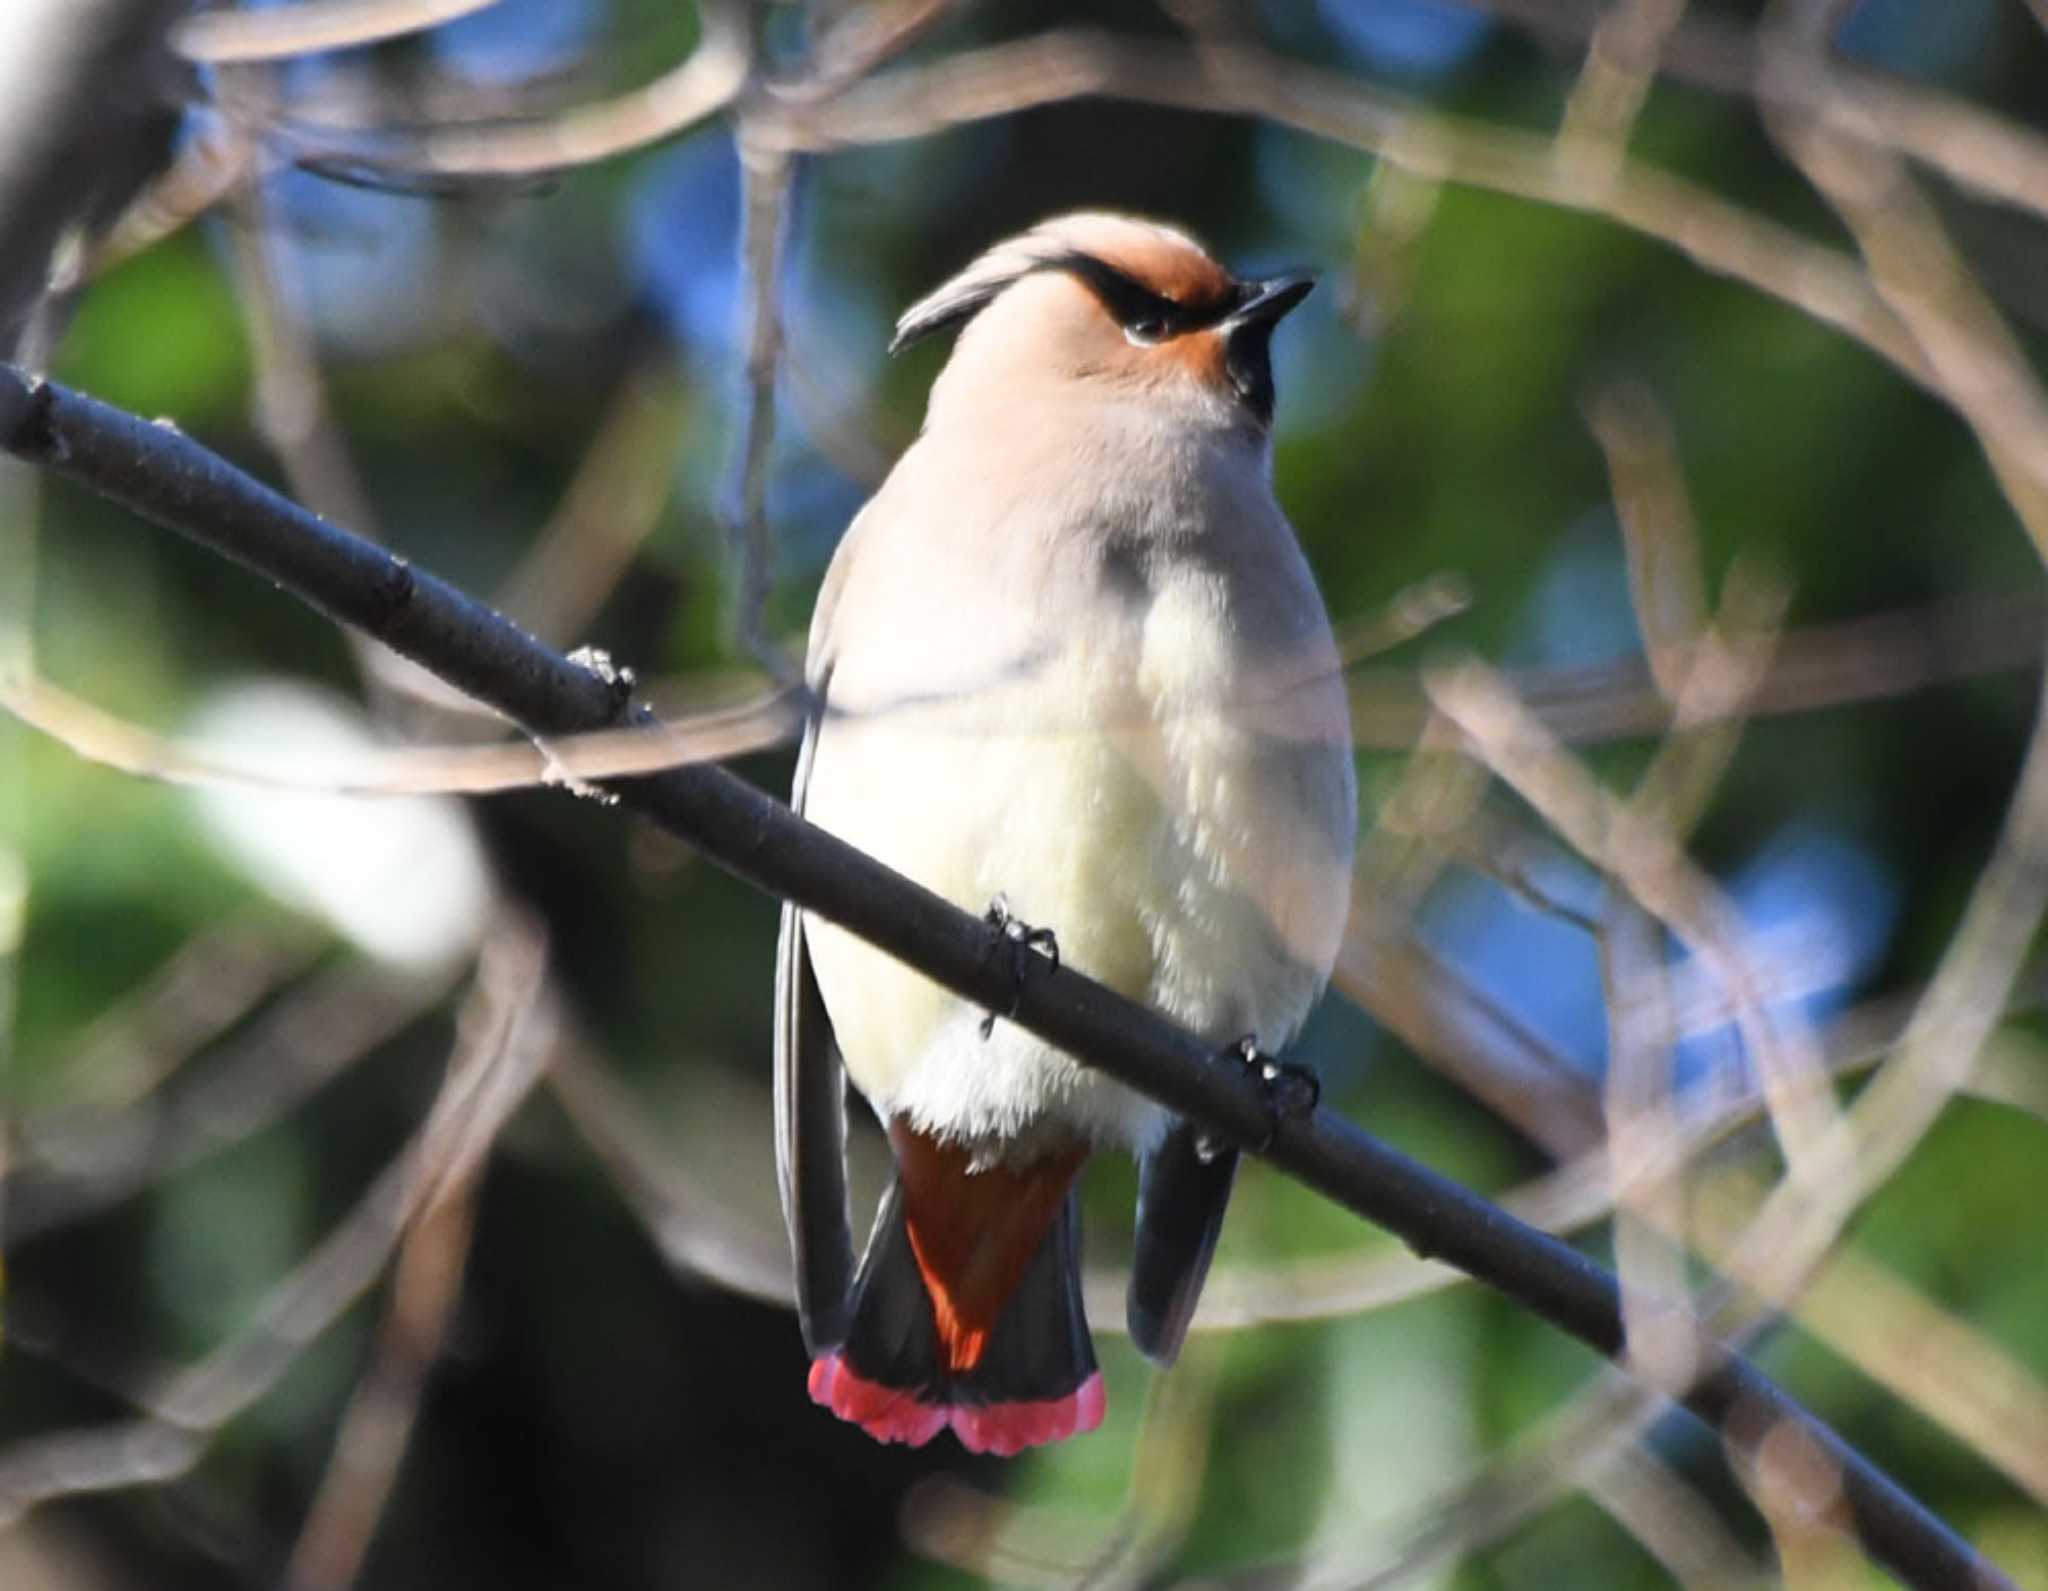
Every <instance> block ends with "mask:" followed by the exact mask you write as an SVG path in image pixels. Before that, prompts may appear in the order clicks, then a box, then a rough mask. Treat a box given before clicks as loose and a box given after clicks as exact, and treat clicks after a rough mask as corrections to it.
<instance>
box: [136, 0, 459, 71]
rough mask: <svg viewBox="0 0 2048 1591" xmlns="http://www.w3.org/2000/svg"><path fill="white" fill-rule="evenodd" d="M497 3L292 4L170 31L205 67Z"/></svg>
mask: <svg viewBox="0 0 2048 1591" xmlns="http://www.w3.org/2000/svg"><path fill="white" fill-rule="evenodd" d="M497 3H498V0H292V3H290V4H286V5H274V6H270V7H268V8H267V9H265V10H261V11H252V10H250V9H248V8H247V7H236V8H235V9H234V10H227V11H202V12H201V13H200V14H199V15H198V16H195V17H187V18H186V19H185V20H184V21H183V22H180V23H179V24H178V26H177V27H176V28H175V29H174V30H173V31H172V34H171V42H172V43H173V44H174V45H175V46H176V47H177V49H178V51H179V53H180V54H182V55H184V56H185V57H186V58H188V59H189V60H194V61H202V62H204V63H206V64H207V65H209V66H222V65H226V64H228V63H230V62H236V61H274V60H279V59H281V58H283V57H285V56H291V55H312V54H315V53H316V52H318V51H321V50H343V49H351V48H354V47H356V46H359V45H364V44H377V43H381V42H382V41H383V40H385V39H396V38H401V37H403V36H404V35H406V34H408V33H420V32H423V31H425V30H426V29H428V28H433V27H439V26H440V25H441V24H442V23H443V22H452V21H454V20H455V19H456V18H457V17H466V16H468V15H469V14H470V13H471V12H473V11H482V10H485V9H487V8H488V7H490V6H494V5H496V4H497Z"/></svg>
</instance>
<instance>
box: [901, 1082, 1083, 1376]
mask: <svg viewBox="0 0 2048 1591" xmlns="http://www.w3.org/2000/svg"><path fill="white" fill-rule="evenodd" d="M889 1142H890V1144H891V1146H892V1147H893V1148H894V1149H895V1151H896V1173H897V1177H898V1179H899V1180H900V1181H901V1183H902V1187H903V1213H904V1224H905V1225H906V1226H907V1227H908V1228H909V1231H910V1247H911V1252H912V1253H913V1254H915V1255H916V1257H917V1268H918V1270H919V1271H920V1272H921V1273H922V1274H923V1276H924V1285H925V1291H926V1293H928V1294H929V1295H930V1297H931V1301H932V1320H933V1323H934V1324H935V1325H936V1326H937V1328H938V1336H939V1350H940V1353H941V1355H942V1356H943V1357H944V1359H945V1363H946V1368H947V1369H948V1370H949V1371H951V1372H953V1373H954V1374H956V1375H957V1374H959V1373H961V1372H964V1371H967V1370H971V1369H973V1368H974V1366H975V1365H976V1364H978V1363H979V1362H980V1361H981V1355H982V1350H983V1349H984V1348H986V1347H987V1345H988V1336H989V1333H990V1332H992V1331H993V1330H995V1325H996V1321H997V1319H998V1318H999V1317H1000V1316H1001V1314H1002V1312H1003V1306H1004V1305H1005V1304H1007V1303H1008V1302H1009V1301H1010V1296H1011V1295H1012V1294H1013V1293H1015V1292H1016V1290H1017V1284H1018V1282H1019V1281H1021V1280H1022V1279H1023V1276H1024V1271H1025V1269H1026V1267H1028V1266H1029V1265H1030V1263H1031V1260H1032V1257H1033V1256H1034V1255H1035V1254H1037V1252H1038V1246H1039V1244H1041V1243H1043V1242H1044V1241H1045V1235H1046V1233H1047V1232H1048V1231H1049V1230H1051V1227H1052V1223H1053V1218H1054V1217H1055V1216H1057V1215H1058V1214H1059V1210H1060V1204H1061V1202H1062V1201H1063V1200H1065V1198H1066V1196H1067V1190H1068V1189H1069V1188H1071V1187H1072V1186H1073V1183H1074V1177H1075V1176H1076V1174H1077V1173H1079V1171H1080V1169H1081V1163H1082V1162H1083V1161H1084V1160H1086V1159H1087V1158H1088V1151H1087V1149H1086V1147H1085V1146H1082V1147H1076V1148H1074V1149H1072V1150H1069V1151H1066V1152H1065V1153H1062V1154H1056V1155H1047V1156H1045V1157H1044V1158H1043V1159H1040V1160H1036V1161H1034V1162H1032V1163H1031V1164H1030V1165H1028V1166H1024V1167H1022V1168H1019V1169H1016V1170H1012V1169H1011V1168H1009V1167H1007V1166H991V1167H988V1168H987V1169H985V1170H981V1171H974V1170H970V1169H969V1167H970V1165H971V1157H970V1155H969V1153H968V1151H967V1150H966V1149H965V1148H964V1147H962V1146H961V1145H958V1144H946V1143H941V1142H939V1141H938V1140H936V1139H934V1138H929V1137H926V1136H925V1135H924V1134H923V1133H919V1132H916V1131H914V1130H912V1129H911V1128H910V1127H908V1126H906V1125H905V1124H904V1123H902V1122H900V1121H897V1122H891V1123H890V1124H889Z"/></svg>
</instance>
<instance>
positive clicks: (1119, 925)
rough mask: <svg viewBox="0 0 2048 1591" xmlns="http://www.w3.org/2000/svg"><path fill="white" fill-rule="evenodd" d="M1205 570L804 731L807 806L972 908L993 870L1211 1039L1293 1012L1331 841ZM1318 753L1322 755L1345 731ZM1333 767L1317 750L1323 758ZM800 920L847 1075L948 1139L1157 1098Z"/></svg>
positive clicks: (1097, 956) (1104, 970)
mask: <svg viewBox="0 0 2048 1591" xmlns="http://www.w3.org/2000/svg"><path fill="white" fill-rule="evenodd" d="M1213 600H1214V599H1213V593H1211V594H1208V595H1207V596H1201V595H1200V594H1197V598H1191V599H1190V601H1189V602H1187V603H1182V604H1179V605H1176V604H1174V603H1172V602H1168V601H1164V600H1162V601H1159V602H1155V603H1154V604H1153V605H1152V607H1151V608H1150V609H1149V610H1148V612H1147V614H1146V616H1145V618H1144V620H1143V622H1142V624H1140V623H1137V622H1133V623H1132V624H1131V625H1130V626H1129V627H1128V628H1127V630H1126V631H1125V632H1124V633H1122V634H1108V635H1096V636H1088V637H1082V638H1077V639H1076V640H1074V641H1073V642H1071V643H1070V644H1069V645H1068V646H1067V648H1066V650H1064V651H1063V652H1062V653H1060V654H1059V655H1058V656H1056V657H1053V658H1050V659H1047V660H1045V661H1042V662H1040V663H1038V664H1036V665H1032V666H1030V667H1029V668H1028V669H1027V670H1026V671H1024V672H1023V673H1022V675H1021V676H1020V677H1018V678H1016V679H1013V680H1011V681H1008V682H1006V683H1005V684H1003V685H1002V686H1000V687H997V688H989V687H986V686H983V687H980V688H977V689H974V690H972V691H971V692H967V693H964V694H956V695H954V696H952V697H950V698H949V699H946V700H942V701H937V702H932V701H929V700H928V701H926V702H924V703H921V704H917V705H907V704H902V703H898V704H897V705H894V706H891V707H886V708H882V707H879V706H877V704H874V703H872V702H871V703H865V704H864V703H862V702H860V701H859V700H858V699H857V698H856V699H854V700H851V701H842V700H840V699H839V698H838V695H837V693H836V692H835V701H834V709H835V710H834V711H833V712H832V714H831V715H830V716H828V718H827V720H826V722H825V725H824V727H823V728H822V729H821V731H820V735H819V740H818V745H817V748H816V753H815V757H814V761H813V764H812V773H811V782H810V787H809V793H808V796H807V799H806V804H805V813H806V816H808V817H810V818H811V819H812V820H813V821H815V822H817V823H819V824H820V825H822V826H823V827H825V828H827V829H829V830H831V831H832V832H833V833H835V834H838V835H839V836H840V837H841V838H843V839H845V840H847V841H849V842H850V843H852V844H854V845H856V846H859V847H860V848H861V849H863V850H866V851H868V852H870V853H872V854H873V855H875V856H876V857H878V858H880V859H881V860H882V861H884V862H886V863H888V864H889V865H890V866H892V867H894V868H896V869H897V870H898V871H899V872H902V873H905V874H908V875H909V876H910V877H912V878H914V879H916V880H918V881H919V882H920V883H922V884H924V885H926V886H927V887H928V888H931V889H933V890H934V891H936V892H937V893H939V894H941V895H943V896H945V897H946V898H947V899H949V900H951V901H952V902H954V903H955V904H956V905H958V906H960V907H962V908H964V909H966V910H968V911H973V912H977V913H978V912H981V911H982V910H984V909H985V908H986V907H987V906H988V905H989V903H990V902H991V901H992V900H993V899H994V898H995V897H996V896H998V895H1001V896H1003V897H1004V898H1005V899H1006V901H1007V903H1008V905H1009V907H1010V909H1011V911H1012V912H1013V913H1014V914H1015V915H1016V916H1017V917H1018V918H1020V919H1021V920H1023V921H1024V922H1026V923H1028V924H1030V925H1031V926H1033V927H1044V928H1049V929H1051V930H1052V931H1053V932H1054V934H1055V935H1056V936H1057V939H1058V943H1059V953H1060V959H1061V961H1062V962H1063V963H1064V964H1066V965H1068V966H1071V967H1074V968H1076V969H1077V970H1079V971H1082V972H1085V973H1087V974H1089V975H1090V976H1091V977H1094V978H1097V979H1099V980H1100V981H1102V982H1103V983H1106V984H1108V985H1109V986H1110V987H1111V988H1113V989H1116V990H1118V991H1119V992H1120V993H1123V994H1125V995H1128V996H1130V997H1131V998H1133V999H1136V1000H1140V1001H1143V1002H1144V1003H1146V1004H1148V1005H1150V1006H1152V1007H1154V1008H1155V1009H1157V1010H1159V1011H1161V1012H1163V1013H1164V1014H1166V1015H1167V1016H1169V1017H1172V1018H1174V1019H1175V1020H1177V1021H1179V1022H1182V1023H1184V1024H1186V1025H1187V1026H1190V1027H1192V1028H1194V1029H1195V1030H1197V1031H1198V1032H1201V1033H1203V1034H1204V1035H1206V1036H1208V1037H1210V1038H1213V1039H1214V1040H1215V1041H1216V1042H1217V1044H1218V1045H1219V1046H1220V1045H1222V1044H1223V1043H1226V1042H1228V1041H1229V1040H1232V1039H1234V1038H1236V1037H1238V1036H1239V1035H1241V1034H1244V1033H1256V1034H1257V1035H1258V1036H1259V1038H1260V1040H1261V1041H1262V1042H1263V1043H1264V1044H1266V1045H1267V1046H1268V1047H1276V1046H1278V1045H1279V1044H1281V1043H1282V1042H1284V1041H1285V1040H1286V1039H1288V1038H1289V1037H1291V1036H1292V1035H1293V1033H1294V1032H1295V1030H1296V1029H1297V1028H1298V1027H1299V1026H1300V1024H1301V1022H1302V1020H1303V1018H1304V1017H1305V1016H1306V1015H1307V1012H1308V1008H1309V1006H1310V1004H1311V1003H1312V1002H1313V1000H1314V999H1315V996H1316V994H1317V993H1318V992H1319V990H1320V987H1321V984H1322V981H1323V979H1324V977H1326V976H1327V973H1328V968H1329V963H1330V959H1331V957H1332V956H1333V955H1334V952H1335V947H1336V937H1337V934H1338V932H1339V931H1340V929H1341V926H1342V919H1343V904H1344V898H1345V891H1346V889H1347V882H1346V878H1347V874H1346V866H1345V864H1346V863H1347V862H1348V841H1347V842H1346V843H1345V844H1344V845H1343V846H1342V847H1341V849H1342V850H1343V851H1344V852H1345V854H1344V855H1342V856H1339V855H1337V854H1334V852H1333V842H1332V840H1331V838H1330V836H1329V834H1328V825H1327V823H1317V822H1315V821H1313V820H1312V819H1313V815H1311V814H1304V813H1303V812H1301V811H1298V810H1294V809H1293V806H1294V803H1293V802H1292V801H1291V800H1290V799H1289V793H1290V792H1294V791H1298V790H1299V788H1300V781H1299V779H1296V778H1290V777H1280V778H1276V777H1275V776H1274V773H1273V767H1272V762H1273V759H1272V752H1271V747H1270V744H1269V743H1266V742H1262V741H1261V740H1260V738H1259V737H1258V735H1257V733H1256V732H1255V727H1254V726H1253V725H1251V724H1249V723H1247V722H1245V721H1244V718H1245V714H1244V711H1243V704H1242V703H1241V702H1238V701H1234V700H1233V699H1232V697H1231V695H1230V692H1229V689H1228V688H1227V687H1228V683H1229V681H1230V670H1229V667H1228V662H1229V660H1228V658H1227V657H1225V656H1223V655H1222V653H1221V652H1220V651H1219V650H1218V648H1220V647H1221V646H1224V645H1227V635H1226V634H1225V633H1224V632H1222V631H1220V630H1216V629H1215V627H1214V626H1213V625H1211V624H1209V623H1207V622H1205V621H1204V619H1203V613H1204V611H1205V610H1206V609H1208V608H1209V607H1210V606H1211V605H1212V604H1213ZM1316 755H1320V756H1322V757H1324V758H1326V759H1329V760H1330V761H1331V762H1332V763H1334V762H1335V761H1337V760H1338V759H1341V760H1342V763H1343V768H1344V770H1345V771H1344V772H1343V774H1342V777H1343V779H1344V780H1345V781H1347V783H1346V785H1345V788H1346V789H1347V790H1348V777H1349V775H1348V765H1349V764H1348V748H1346V747H1343V746H1341V745H1331V746H1328V747H1326V748H1321V749H1320V751H1319V752H1317V753H1316ZM1333 777H1334V775H1333ZM806 934H807V936H808V939H809V943H810V946H811V955H812V961H813V965H814V967H815V969H816V972H817V977H818V983H819V988H820V990H821V992H822V994H823V996H824V1000H825V1005H826V1009H827V1010H828V1012H829V1013H830V1015H831V1018H832V1024H833V1028H834V1031H835V1034H836V1036H837V1038H838V1041H839V1046H840V1050H841V1053H842V1054H843V1055H844V1057H845V1061H846V1067H847V1071H848V1073H849V1075H850V1076H851V1077H852V1078H853V1080H854V1082H855V1084H856V1085H857V1086H858V1087H859V1088H860V1090H861V1091H862V1093H864V1094H865V1095H866V1096H867V1098H868V1100H869V1101H870V1103H871V1104H873V1105H874V1107H875V1109H876V1110H877V1111H878V1112H880V1113H881V1114H883V1115H885V1116H893V1115H901V1116H906V1117H908V1118H909V1119H910V1120H911V1121H912V1122H913V1124H915V1125H916V1126H918V1127H919V1128H921V1129H923V1130H926V1131H932V1132H936V1133H939V1134H942V1135H944V1136H947V1137H951V1138H955V1139H965V1140H970V1141H973V1140H990V1139H997V1140H1003V1141H1009V1140H1014V1139H1019V1138H1021V1139H1023V1140H1024V1145H1023V1146H1022V1147H1023V1150H1024V1152H1026V1153H1028V1152H1029V1146H1030V1144H1031V1142H1032V1140H1033V1139H1034V1138H1035V1137H1037V1136H1039V1135H1042V1134H1043V1135H1058V1136H1070V1135H1072V1134H1075V1133H1078V1134H1080V1135H1083V1136H1085V1137H1087V1138H1089V1139H1091V1140H1094V1141H1096V1142H1103V1143H1120V1144H1123V1145H1125V1146H1127V1147H1129V1148H1131V1149H1133V1150H1134V1151H1142V1150H1143V1149H1145V1148H1146V1147H1148V1146H1149V1145H1150V1144H1151V1143H1153V1142H1154V1141H1156V1139H1157V1137H1158V1135H1159V1133H1160V1132H1161V1131H1162V1130H1163V1127H1164V1120H1165V1118H1164V1113H1163V1112H1162V1110H1161V1109H1160V1107H1158V1106H1156V1105H1154V1104H1152V1103H1151V1102H1150V1101H1148V1100H1145V1099H1143V1098H1141V1097H1140V1096H1138V1095H1135V1094H1133V1093H1131V1092H1130V1091H1129V1090H1127V1089H1125V1088H1123V1087H1122V1086H1121V1085H1119V1084H1117V1083H1114V1082H1112V1081H1110V1080H1109V1079H1107V1078H1105V1077H1102V1076H1100V1075H1099V1074H1096V1073H1093V1072H1091V1071H1088V1070H1086V1069H1084V1068H1082V1067H1081V1066H1079V1065H1078V1064H1076V1063H1075V1062H1074V1061H1072V1060H1070V1059H1069V1058H1068V1057H1066V1056H1065V1055H1063V1054H1061V1053H1060V1052H1058V1051H1057V1050H1054V1049H1052V1048H1051V1047H1050V1046H1048V1045H1046V1044H1044V1043H1043V1042H1041V1041H1040V1040H1038V1039H1036V1038H1034V1037H1032V1036H1031V1035H1029V1034H1027V1033H1025V1032H1023V1031H1022V1030H1021V1029H1019V1028H1017V1027H1016V1026H1014V1025H1013V1024H1010V1023H1006V1022H1001V1021H998V1022H997V1024H996V1026H995V1029H994V1032H993V1034H992V1035H991V1036H990V1037H989V1038H987V1039H984V1038H983V1037H982V1034H981V1031H980V1027H981V1021H982V1017H983V1013H982V1012H981V1011H978V1010H975V1009H973V1008H971V1007H969V1006H967V1005H965V1004H964V1003H962V1002H961V1001H959V1000H958V999H956V998H955V997H954V996H952V995H950V994H948V993H947V992H945V991H944V990H942V989H940V988H939V987H938V986H937V985H935V984H932V983H930V982H929V981H927V980H926V979H924V978H923V977H922V976H921V975H919V974H917V973H915V972H912V971H911V970H910V969H908V968H906V967H904V966H902V965H901V964H899V963H897V962H895V961H894V960H892V959H891V958H889V957H888V956H886V955H884V954H882V953H881V952H879V951H875V950H873V949H871V948H869V947H868V946H867V945H865V944H864V943H862V942H861V941H859V940H858V939H856V938H854V937H853V936H851V935H849V934H846V933H844V932H842V931H840V930H838V929H836V928H834V927H833V926H831V925H830V924H829V923H825V922H822V921H819V920H817V919H815V918H813V919H810V920H809V921H808V922H807V925H806Z"/></svg>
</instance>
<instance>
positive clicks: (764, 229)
mask: <svg viewBox="0 0 2048 1591" xmlns="http://www.w3.org/2000/svg"><path fill="white" fill-rule="evenodd" d="M748 125H749V119H748V118H747V117H745V116H743V117H742V118H741V120H740V139H739V151H740V271H741V280H742V282H743V283H744V289H745V294H746V341H745V347H746V381H747V400H746V404H745V407H744V410H743V419H742V421H741V425H740V435H739V441H738V443H737V445H736V446H735V447H734V449H733V459H732V479H731V483H730V485H729V486H728V487H727V490H726V492H725V507H724V513H723V515H722V517H723V518H724V519H725V521H726V527H727V531H728V533H729V534H730V535H731V537H732V539H733V541H734V542H735V543H736V544H737V549H738V553H739V568H740V590H739V639H740V644H741V645H742V646H743V647H744V648H745V650H746V652H747V653H748V654H749V655H750V656H751V657H753V658H754V659H755V660H756V661H757V662H759V663H760V664H761V665H762V666H763V667H765V668H766V669H767V670H768V671H769V673H770V674H771V675H773V676H774V677H775V678H777V679H781V680H788V679H792V678H794V677H795V676H796V675H797V674H798V673H799V672H800V671H799V670H797V669H795V668H794V667H792V666H791V664H790V663H789V661H788V659H787V658H785V657H784V656H783V655H782V650H781V648H780V647H779V646H778V645H777V644H776V642H775V638H774V637H773V636H772V635H770V634H769V633H768V631H767V629H766V628H765V617H764V616H765V612H766V609H767V606H768V595H769V591H770V589H771V588H772V586H773V583H774V579H775V533H774V531H773V530H772V529H771V528H770V526H769V524H768V466H769V460H770V458H771V457H772V455H773V453H774V448H775V403H776V386H777V376H778V373H779V372H780V369H781V365H782V266H783V258H784V254H785V251H786V246H787V244H788V240H789V226H790V206H791V204H792V203H793V202H794V197H793V193H792V185H793V183H794V180H795V175H796V173H795V171H794V170H793V169H792V157H790V156H789V155H787V154H784V153H782V152H780V151H778V150H774V149H766V148H762V147H760V146H759V145H757V144H756V143H755V142H754V140H753V139H752V138H750V137H748V136H747V127H748Z"/></svg>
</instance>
